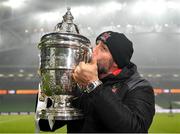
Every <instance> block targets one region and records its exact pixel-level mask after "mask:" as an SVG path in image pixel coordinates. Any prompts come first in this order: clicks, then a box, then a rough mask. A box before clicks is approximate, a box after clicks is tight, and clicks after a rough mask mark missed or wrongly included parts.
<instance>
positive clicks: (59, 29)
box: [35, 8, 92, 129]
mask: <svg viewBox="0 0 180 134" xmlns="http://www.w3.org/2000/svg"><path fill="white" fill-rule="evenodd" d="M73 19H74V18H73V16H72V14H71V12H70V8H68V9H67V12H66V14H65V15H64V16H63V21H62V22H61V23H58V24H57V25H56V26H55V30H54V32H52V33H48V34H45V35H44V36H42V37H41V40H40V43H39V45H38V47H39V49H40V65H39V75H40V83H39V92H38V98H37V107H36V116H35V118H36V123H37V124H36V126H38V121H39V119H47V120H48V122H49V126H50V128H51V129H52V127H53V125H54V122H55V120H75V119H81V118H83V114H82V112H81V110H79V109H77V108H74V107H73V106H72V104H71V101H72V100H73V99H75V98H76V97H77V96H76V95H75V93H76V92H77V91H76V90H79V88H76V86H77V84H76V83H75V82H74V80H73V78H72V73H73V70H74V68H75V66H76V65H78V64H79V62H81V61H84V62H89V60H90V59H91V55H92V47H91V43H90V40H89V39H87V38H86V37H84V36H82V35H80V34H79V30H78V27H77V25H75V24H74V23H73Z"/></svg>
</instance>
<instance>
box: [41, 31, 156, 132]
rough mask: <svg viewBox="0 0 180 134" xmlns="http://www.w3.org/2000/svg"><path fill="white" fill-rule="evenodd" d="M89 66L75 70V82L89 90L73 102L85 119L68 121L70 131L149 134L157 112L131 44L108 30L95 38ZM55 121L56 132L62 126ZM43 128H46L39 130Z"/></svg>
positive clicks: (81, 66)
mask: <svg viewBox="0 0 180 134" xmlns="http://www.w3.org/2000/svg"><path fill="white" fill-rule="evenodd" d="M96 44H97V45H96V47H95V48H94V50H93V56H92V61H91V62H90V63H84V62H80V64H79V65H78V66H77V67H76V68H75V70H74V74H73V77H74V79H75V81H76V82H77V83H78V84H79V85H81V86H83V87H86V90H85V91H84V93H83V94H82V95H81V97H79V98H78V99H77V100H75V101H74V103H73V104H74V106H76V107H78V108H81V109H82V110H83V112H84V119H82V120H77V121H69V122H66V123H68V124H67V129H68V132H96V133H98V132H106V133H108V132H129V133H130V132H143V133H144V132H148V129H149V127H150V125H151V123H152V120H153V116H154V113H155V108H154V93H153V88H152V87H151V85H150V84H149V82H148V81H146V80H145V79H143V78H142V77H140V75H139V73H138V72H137V67H136V65H135V64H133V63H132V62H130V59H131V57H132V54H133V46H132V42H131V41H130V40H129V39H128V38H127V37H126V36H125V35H124V34H122V33H117V32H113V31H107V32H103V33H102V34H100V35H99V36H98V37H97V39H96ZM60 124H61V123H60V122H58V121H57V122H56V125H55V127H54V130H55V129H57V128H58V126H60ZM40 128H42V129H43V127H40Z"/></svg>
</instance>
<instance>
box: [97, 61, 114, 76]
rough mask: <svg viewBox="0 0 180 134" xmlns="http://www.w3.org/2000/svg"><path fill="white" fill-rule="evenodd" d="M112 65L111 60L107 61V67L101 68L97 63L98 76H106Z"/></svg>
mask: <svg viewBox="0 0 180 134" xmlns="http://www.w3.org/2000/svg"><path fill="white" fill-rule="evenodd" d="M112 65H113V60H112V61H109V65H108V66H103V65H101V64H100V63H97V67H98V75H102V74H108V72H109V69H110V67H111V66H112Z"/></svg>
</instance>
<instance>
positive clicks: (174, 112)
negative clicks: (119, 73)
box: [0, 0, 180, 133]
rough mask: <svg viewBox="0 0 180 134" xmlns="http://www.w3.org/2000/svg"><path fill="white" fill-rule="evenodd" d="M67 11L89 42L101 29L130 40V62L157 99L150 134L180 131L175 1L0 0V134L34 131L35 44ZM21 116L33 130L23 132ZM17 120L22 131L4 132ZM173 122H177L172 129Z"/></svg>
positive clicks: (179, 27) (179, 15)
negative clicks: (146, 80)
mask: <svg viewBox="0 0 180 134" xmlns="http://www.w3.org/2000/svg"><path fill="white" fill-rule="evenodd" d="M66 7H71V12H72V14H73V16H74V18H75V20H74V22H75V23H76V24H77V25H78V26H79V29H80V32H81V34H82V35H84V36H86V37H88V38H89V39H90V40H91V42H92V44H94V42H95V38H96V36H97V35H98V34H99V33H101V32H102V31H105V30H114V31H118V32H123V33H125V34H126V35H127V36H128V37H129V38H130V39H131V40H132V41H133V43H134V49H135V52H134V57H133V59H132V61H133V62H134V63H136V64H137V66H138V69H139V72H140V74H141V75H142V76H143V77H145V78H146V79H148V80H149V81H150V82H151V83H152V85H153V87H154V91H155V96H156V97H155V99H156V117H155V119H154V121H153V124H152V127H151V129H150V132H163V133H166V132H168V133H169V132H179V133H180V128H178V127H177V126H178V125H180V117H179V112H180V44H179V43H180V1H178V0H111V1H110V0H98V1H96V0H91V1H90V0H76V1H73V0H61V1H60V0H52V1H49V0H38V1H37V0H1V1H0V133H5V132H6V133H7V132H14V131H15V130H17V132H33V129H34V124H33V123H34V122H33V118H34V116H33V115H34V110H35V101H36V94H37V89H38V83H39V77H38V74H37V72H38V66H39V61H38V60H39V59H38V58H39V57H38V54H39V50H38V48H37V44H38V42H39V40H40V38H41V36H42V35H44V34H46V33H48V32H51V31H52V30H53V28H54V26H55V25H56V24H57V23H58V22H60V21H61V20H62V16H63V15H64V14H65V12H66ZM21 118H23V119H24V120H25V121H27V122H28V121H29V124H30V126H32V127H31V128H30V129H27V130H25V129H23V127H21V126H22V124H23V119H21ZM11 120H12V122H9V121H11ZM18 120H20V122H21V121H22V124H21V125H19V128H21V130H19V131H18V127H14V128H13V127H12V130H11V129H9V127H8V128H7V126H8V125H10V124H11V125H10V126H14V124H16V123H17V122H18ZM13 121H14V122H13ZM27 122H24V124H26V123H27ZM166 123H167V124H166ZM27 124H28V123H27ZM173 124H177V125H174V126H176V127H175V128H174V127H173ZM16 125H17V124H16ZM62 131H63V132H64V131H65V130H64V128H63V129H62ZM60 132H61V130H60Z"/></svg>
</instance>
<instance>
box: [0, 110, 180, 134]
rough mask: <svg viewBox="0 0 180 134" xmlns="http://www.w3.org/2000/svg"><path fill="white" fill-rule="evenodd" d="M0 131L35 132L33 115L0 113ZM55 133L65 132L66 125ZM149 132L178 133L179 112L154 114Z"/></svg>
mask: <svg viewBox="0 0 180 134" xmlns="http://www.w3.org/2000/svg"><path fill="white" fill-rule="evenodd" d="M0 133H35V121H34V115H0ZM41 133H44V132H41ZM56 133H66V126H64V127H62V128H60V129H58V130H57V131H56ZM149 133H180V113H179V114H156V115H155V117H154V120H153V123H152V125H151V128H150V129H149ZM48 134H49V132H48ZM52 134H54V132H52Z"/></svg>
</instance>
